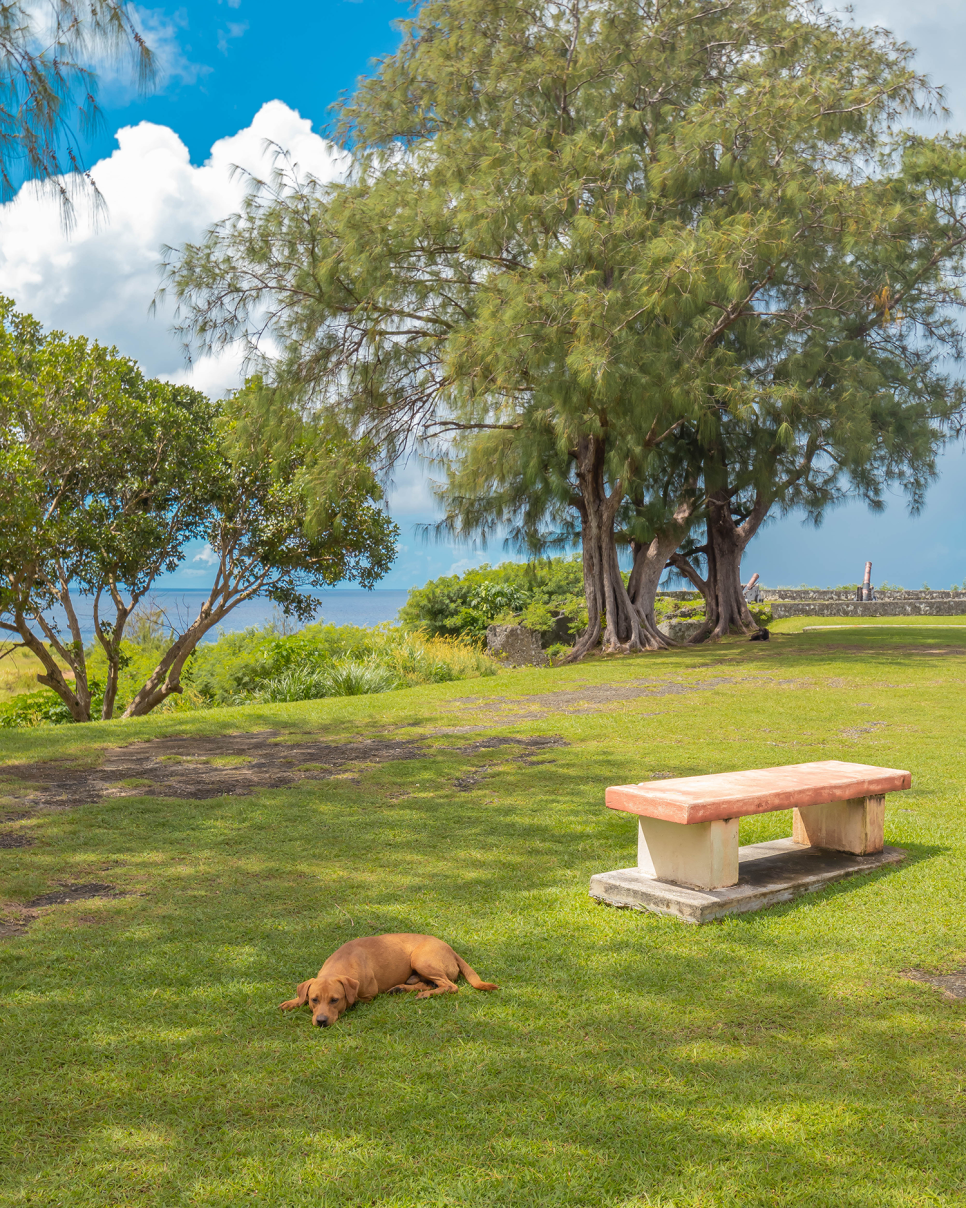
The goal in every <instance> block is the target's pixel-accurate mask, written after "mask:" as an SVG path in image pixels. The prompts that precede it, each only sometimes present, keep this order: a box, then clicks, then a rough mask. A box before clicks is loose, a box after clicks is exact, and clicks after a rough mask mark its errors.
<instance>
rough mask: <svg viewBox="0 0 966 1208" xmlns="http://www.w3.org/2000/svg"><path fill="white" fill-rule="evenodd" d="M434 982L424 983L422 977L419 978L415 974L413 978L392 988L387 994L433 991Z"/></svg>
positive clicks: (408, 978)
mask: <svg viewBox="0 0 966 1208" xmlns="http://www.w3.org/2000/svg"><path fill="white" fill-rule="evenodd" d="M432 988H433V983H432V982H427V981H423V979H422V978H421V977H417V976H416V974H415V973H414V974H413V975H412V977H407V978H406V980H405V981H404V982H400V983H399V985H398V986H390V987H389V989H388V990H387V991H386V993H387V994H401V993H403V992H404V991H405V992H406V993H407V994H408V993H409V992H410V991H411V990H431V989H432Z"/></svg>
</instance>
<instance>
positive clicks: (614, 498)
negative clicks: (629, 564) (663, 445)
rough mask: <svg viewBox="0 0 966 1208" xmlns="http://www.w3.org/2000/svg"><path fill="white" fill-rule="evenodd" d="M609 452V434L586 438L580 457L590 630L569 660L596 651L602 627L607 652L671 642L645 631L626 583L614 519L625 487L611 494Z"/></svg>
mask: <svg viewBox="0 0 966 1208" xmlns="http://www.w3.org/2000/svg"><path fill="white" fill-rule="evenodd" d="M604 453H605V443H604V440H603V438H600V437H596V436H585V437H581V438H580V441H579V443H578V447H577V455H576V462H577V482H578V485H579V488H580V495H579V497H578V499H577V501H576V506H577V508H578V510H579V512H580V519H581V550H582V556H583V569H584V594H585V597H586V600H587V628H586V629H585V630H584V632H583V633H582V634H581V636H580V637H579V638H578V639H577V641H576V642H575V643H574V647H573V649H572V650H571V651H570V653H569V654H568V655H567V657H566V658H565V659H564V662H565V663H573V662H576V660H577V659H579V658H583V656H584V655H585V654H588V653H589V652H590V651H591V650H593V649H594V647H595V646H596V645H597V640H598V638H600V637H601V630H602V629H603V639H602V649H603V651H604V653H605V654H612V653H616V652H618V651H620V652H625V653H627V652H630V651H634V650H646V649H659V648H660V647H662V646H664V645H665V643H664V640H663V639H662V638H660V636H659V635H658V636H659V640H657V641H654V640H652V639H651V638H650V636H649V635H648V634H646V633H645V632H644V629H643V627H642V624H641V618H640V616H639V614H638V611H637V609H636V608H635V607H634V605H633V604H632V603H631V598H630V596H629V595H628V594H627V588H626V587H625V586H624V580H623V578H622V576H621V572H620V564H619V562H618V560H617V541H616V539H615V536H614V519H615V517H616V515H617V510H618V508H619V507H620V504H621V500H622V498H623V488H622V486H621V484H620V482H617V483H616V484H615V485H614V487H613V490H612V491H611V493H610V495H608V494H607V488H606V483H605V478H604Z"/></svg>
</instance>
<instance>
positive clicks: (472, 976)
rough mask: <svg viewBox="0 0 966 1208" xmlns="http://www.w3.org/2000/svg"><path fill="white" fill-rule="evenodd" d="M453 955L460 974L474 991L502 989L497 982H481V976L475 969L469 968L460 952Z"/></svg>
mask: <svg viewBox="0 0 966 1208" xmlns="http://www.w3.org/2000/svg"><path fill="white" fill-rule="evenodd" d="M453 955H454V956H455V957H456V963H457V964H458V965H459V967H460V973H462V974H463V976H464V977H465V978H466V980H467V981H468V982H469V983H470V985H471V986H472V987H473V989H474V990H499V988H500V987H499V986H498V985H497V984H496V982H485V981H481V980H480V975H479V974H478V973H477V972H476V970H475V969H471V968H470V967H469V965H468V964H467V963H466V961H465V960H463V958H462V957H461V956H460V954H459V953H458V952H454V953H453Z"/></svg>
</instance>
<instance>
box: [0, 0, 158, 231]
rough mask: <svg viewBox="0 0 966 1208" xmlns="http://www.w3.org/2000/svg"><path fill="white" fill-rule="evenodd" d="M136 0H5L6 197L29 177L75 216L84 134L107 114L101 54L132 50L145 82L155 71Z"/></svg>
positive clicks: (1, 104) (0, 139) (1, 2)
mask: <svg viewBox="0 0 966 1208" xmlns="http://www.w3.org/2000/svg"><path fill="white" fill-rule="evenodd" d="M134 14H135V9H134V5H133V4H131V3H130V2H129V0H0V200H5V199H6V198H8V197H10V196H12V195H13V193H15V192H16V190H17V188H19V186H20V184H21V183H22V182H23V181H24V180H40V181H43V182H45V183H46V184H48V185H50V186H51V187H52V188H54V189H55V190H56V191H57V193H58V194H59V195H60V198H61V201H62V203H63V207H64V208H63V214H64V217H65V221H67V222H68V223H69V222H70V220H71V215H72V210H73V192H74V186H75V185H76V184H77V183H78V182H83V183H86V184H87V185H88V186H91V187H92V188H94V192H95V195H96V186H94V184H93V181H91V180H90V178H89V177H87V176H86V175H85V174H84V173H83V168H82V155H81V152H80V148H79V140H80V139H81V138H83V136H84V135H86V134H87V133H89V132H90V130H91V129H92V128H93V127H95V126H96V124H97V120H98V117H99V113H98V108H97V101H96V92H97V75H96V72H95V71H94V70H93V69H92V67H91V62H92V61H93V60H96V59H97V58H99V57H105V56H110V57H111V58H114V59H123V58H129V59H130V60H131V63H132V67H133V70H134V73H135V76H136V79H137V82H138V85H139V86H140V87H142V88H144V87H146V86H147V85H148V84H149V83H150V82H151V80H152V79H153V78H154V71H155V64H154V57H153V55H152V53H151V50H150V48H149V47H148V45H147V44H146V42H145V41H144V39H143V38H142V37H141V35H140V33H139V32H138V29H137V26H136V24H135V20H134Z"/></svg>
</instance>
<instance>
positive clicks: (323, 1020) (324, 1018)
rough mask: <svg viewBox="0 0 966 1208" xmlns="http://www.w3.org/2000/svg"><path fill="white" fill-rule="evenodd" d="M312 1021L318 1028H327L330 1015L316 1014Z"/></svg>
mask: <svg viewBox="0 0 966 1208" xmlns="http://www.w3.org/2000/svg"><path fill="white" fill-rule="evenodd" d="M312 1022H313V1023H314V1024H315V1026H316V1027H317V1028H327V1027H328V1026H329V1017H328V1015H316V1017H315V1018H314V1019H313V1020H312Z"/></svg>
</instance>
